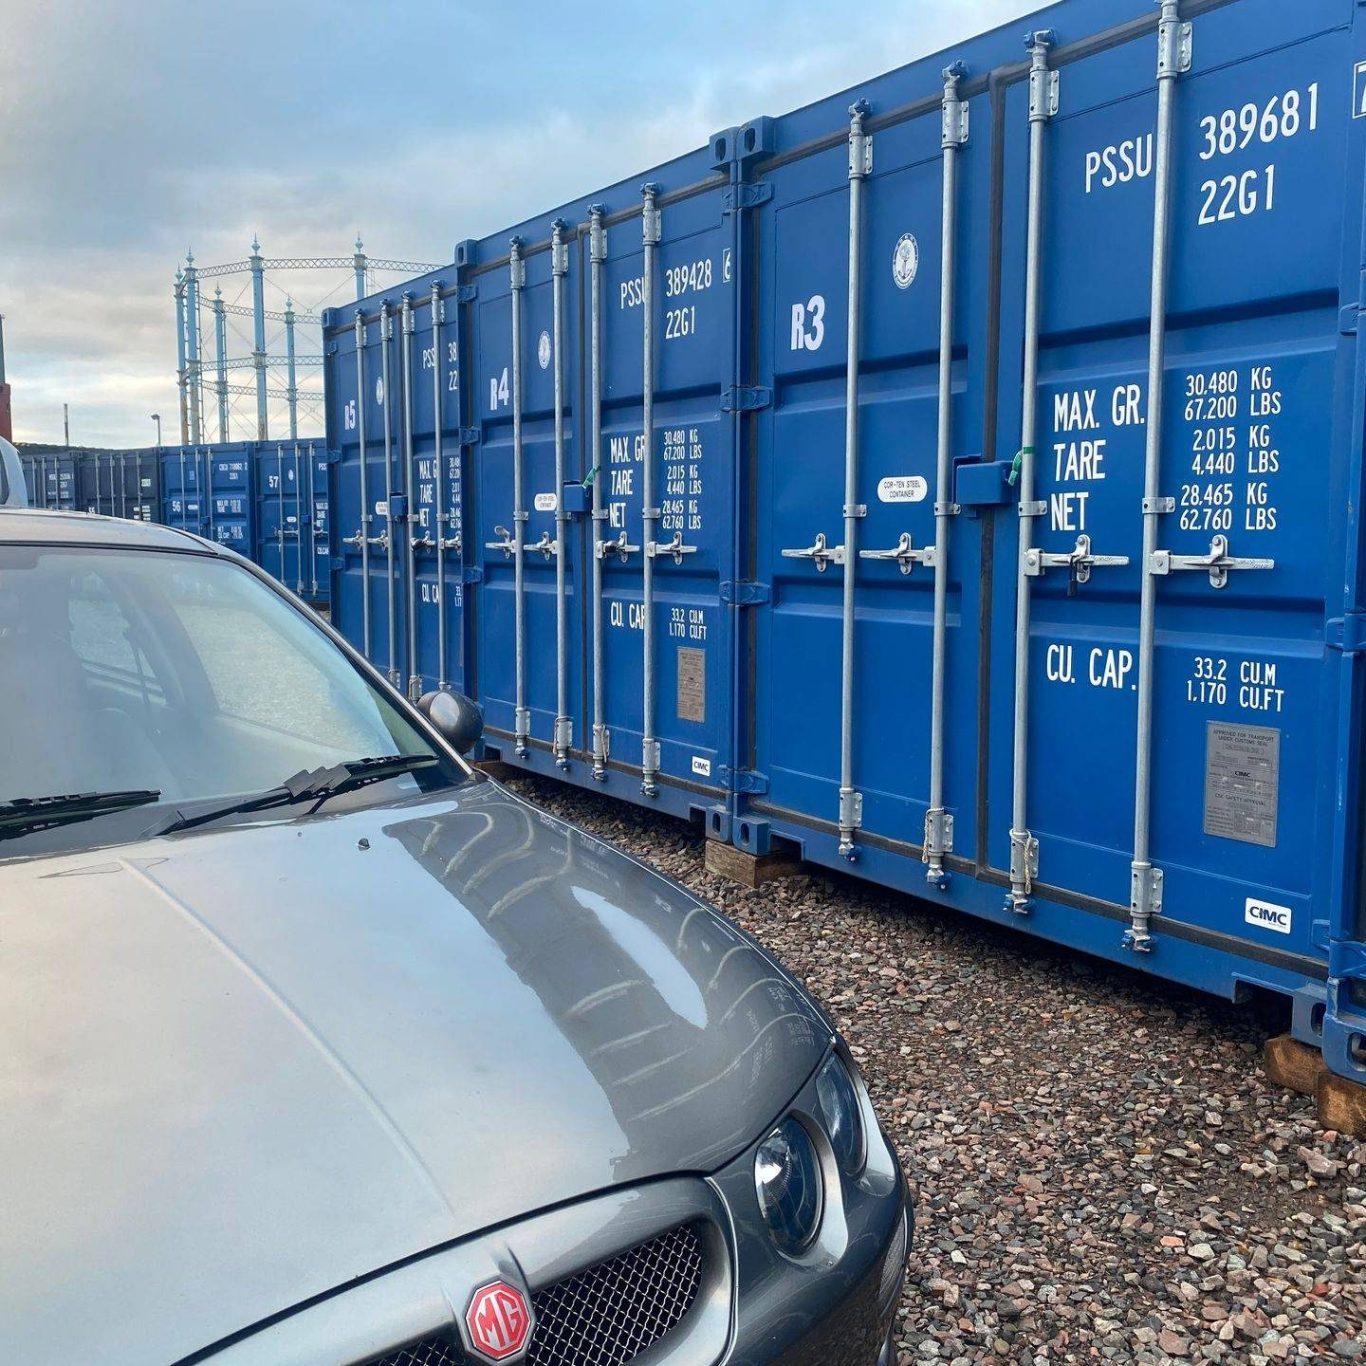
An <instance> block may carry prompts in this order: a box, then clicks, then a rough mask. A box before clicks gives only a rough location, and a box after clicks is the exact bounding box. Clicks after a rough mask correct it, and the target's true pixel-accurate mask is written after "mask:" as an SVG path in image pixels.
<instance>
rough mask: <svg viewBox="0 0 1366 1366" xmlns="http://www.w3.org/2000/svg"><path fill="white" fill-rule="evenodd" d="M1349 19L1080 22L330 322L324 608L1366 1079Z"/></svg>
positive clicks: (536, 225)
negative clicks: (1195, 992)
mask: <svg viewBox="0 0 1366 1366" xmlns="http://www.w3.org/2000/svg"><path fill="white" fill-rule="evenodd" d="M1360 14H1361V11H1360V8H1359V7H1358V6H1357V5H1355V4H1354V3H1352V2H1351V0H1304V3H1301V4H1298V5H1295V6H1293V7H1290V6H1285V5H1283V4H1280V3H1277V0H1212V2H1211V3H1199V4H1195V5H1191V4H1187V5H1186V6H1185V7H1184V12H1183V11H1182V10H1181V9H1179V8H1178V7H1177V6H1176V5H1175V4H1174V3H1170V0H1169V3H1166V4H1163V5H1161V6H1157V5H1152V4H1149V3H1148V2H1147V0H1065V2H1064V3H1062V4H1058V5H1055V6H1053V7H1052V8H1050V9H1048V10H1046V11H1044V12H1042V13H1041V14H1040V15H1038V16H1037V17H1036V18H1035V20H1033V21H1032V22H1031V23H1030V24H1028V25H1016V26H1012V27H1011V28H1009V29H1006V30H999V31H997V32H993V33H989V34H986V35H984V36H982V37H981V38H978V39H975V40H972V41H970V42H966V43H964V44H962V45H961V46H960V47H959V48H957V49H955V50H954V51H952V52H947V53H944V54H942V55H940V56H938V57H935V58H931V59H927V60H924V61H921V62H917V63H915V64H913V65H911V66H909V67H906V68H903V69H901V70H899V71H895V72H892V73H890V74H889V75H886V76H882V77H879V78H877V79H875V80H872V81H869V82H867V83H866V84H864V85H862V86H859V87H858V88H856V89H855V90H853V91H850V92H848V93H846V94H843V95H839V96H836V97H832V98H831V99H828V100H824V101H821V102H819V103H816V104H813V105H811V106H809V107H807V108H805V109H802V110H799V111H797V112H796V113H793V114H790V115H786V116H784V117H782V118H777V119H768V118H764V119H757V120H754V121H752V122H750V123H747V124H743V125H740V126H738V127H735V128H731V129H727V130H725V131H724V132H722V133H720V134H718V135H717V136H716V137H715V138H713V139H712V140H711V142H710V143H709V144H708V146H707V147H705V148H703V149H700V150H699V151H697V152H694V153H692V154H690V155H688V156H685V157H681V158H679V159H678V160H676V161H673V162H670V163H668V164H667V165H664V166H661V167H659V168H657V169H656V170H653V171H651V172H649V173H647V174H646V175H644V176H640V177H633V178H631V179H630V180H627V181H623V182H621V183H619V184H617V185H615V186H611V187H609V188H607V189H604V190H602V191H599V192H598V193H595V194H592V195H585V196H584V197H583V198H582V199H579V200H576V201H575V202H573V203H571V204H567V205H563V206H561V207H559V208H557V209H554V210H552V211H551V212H548V213H546V214H544V215H542V216H539V217H537V218H534V219H531V220H529V221H527V222H524V223H521V224H518V225H516V226H514V227H511V228H509V229H508V230H506V231H504V232H501V233H496V234H493V235H491V236H490V237H487V238H485V239H483V240H480V241H471V242H463V243H461V245H460V246H459V247H458V248H457V250H456V253H455V259H454V261H453V262H452V264H451V266H450V267H449V268H447V269H444V270H442V271H438V272H435V273H434V274H431V275H428V276H424V277H422V278H420V279H417V280H414V281H412V282H410V283H409V284H407V285H404V286H401V287H398V288H395V289H392V290H389V291H387V292H385V293H384V294H381V295H377V296H375V297H373V298H371V299H368V300H365V301H363V302H362V303H361V305H359V307H358V308H356V309H351V308H347V309H337V310H333V311H332V312H331V313H330V314H329V315H327V316H326V318H325V320H324V330H325V346H324V350H325V360H326V367H327V368H326V383H327V390H328V396H329V399H328V436H329V439H328V445H329V448H330V449H331V450H332V452H333V459H334V460H335V462H336V463H335V464H334V465H333V466H332V477H333V478H332V496H333V503H332V520H333V526H332V556H333V558H332V564H333V613H334V619H335V620H336V621H337V623H338V624H339V626H340V627H341V629H342V630H343V631H344V632H345V633H346V634H347V635H348V636H349V637H350V638H351V639H352V640H353V641H355V642H356V643H357V644H358V645H359V646H360V647H361V648H362V649H364V650H365V652H366V653H367V654H368V655H369V657H370V658H371V659H373V660H374V661H375V662H376V663H377V664H378V665H379V666H380V667H381V668H382V669H384V670H386V671H387V672H388V675H389V677H390V679H391V680H392V681H393V682H394V684H395V685H396V686H398V687H400V688H402V689H404V690H405V691H407V693H408V694H409V695H410V696H413V697H417V696H419V695H420V694H422V693H423V692H424V691H427V690H429V689H431V688H435V687H448V688H457V689H461V690H464V691H466V692H468V693H470V694H471V695H472V696H474V697H476V698H477V699H478V700H479V701H480V703H481V704H482V705H483V707H484V710H485V714H486V716H487V720H488V728H487V732H486V746H487V754H488V756H489V757H498V758H501V759H503V760H505V761H507V762H509V763H512V764H514V765H518V766H521V767H524V768H526V769H527V770H530V771H535V772H539V773H543V774H547V775H551V776H555V777H558V778H561V779H563V780H565V781H569V782H573V783H578V784H581V785H583V786H585V787H596V788H599V789H601V790H603V791H606V792H609V793H611V794H613V795H615V796H618V797H620V798H622V799H624V800H627V801H633V802H639V803H642V804H645V805H649V806H655V807H662V808H664V809H666V810H670V811H674V812H676V813H679V814H682V815H690V816H694V817H697V818H700V819H702V820H703V821H705V823H706V828H707V832H708V835H709V836H710V837H711V838H713V839H718V840H724V841H729V842H733V843H734V844H736V845H739V846H740V847H741V848H743V849H746V850H749V851H751V852H753V853H756V854H762V853H764V852H765V851H766V850H769V849H773V848H781V849H784V850H787V851H792V852H797V853H800V854H801V855H802V856H803V857H804V858H806V859H809V860H812V861H814V862H817V863H824V864H828V865H830V866H832V867H841V868H849V869H852V871H854V872H855V873H857V874H859V875H861V876H865V877H868V878H871V879H873V880H875V881H877V882H880V883H883V884H885V885H887V886H891V887H898V888H903V889H906V890H911V891H915V892H916V893H918V894H919V895H922V896H925V897H928V898H929V899H931V900H935V901H938V902H941V903H943V904H946V905H949V906H953V907H956V908H958V909H961V910H963V911H966V912H970V913H972V914H975V915H979V916H982V917H984V918H987V919H991V920H995V921H998V922H1001V923H1006V924H1011V925H1017V926H1019V927H1021V928H1023V929H1026V930H1029V931H1032V932H1034V933H1036V934H1039V935H1042V936H1044V937H1047V938H1049V939H1052V940H1055V941H1057V942H1060V943H1064V944H1068V945H1072V946H1074V947H1077V948H1081V949H1084V950H1086V951H1088V952H1092V953H1096V954H1099V955H1102V956H1104V957H1107V958H1111V959H1114V960H1116V961H1121V962H1131V963H1133V964H1135V965H1137V966H1140V967H1143V968H1146V969H1148V970H1150V971H1153V972H1157V973H1159V974H1161V975H1163V976H1166V977H1169V978H1172V979H1175V980H1178V981H1182V982H1186V983H1189V984H1192V985H1194V986H1197V987H1200V988H1203V989H1206V990H1209V991H1214V992H1218V993H1220V994H1223V995H1226V996H1239V995H1241V994H1244V993H1245V992H1247V991H1248V990H1249V989H1250V988H1251V987H1264V988H1268V989H1271V990H1273V991H1277V992H1280V993H1283V994H1285V995H1287V996H1289V997H1290V998H1291V1000H1292V1001H1293V1003H1294V1029H1295V1032H1296V1033H1297V1035H1298V1036H1299V1037H1301V1038H1302V1039H1305V1040H1306V1041H1309V1042H1312V1043H1315V1044H1319V1045H1321V1046H1322V1047H1323V1050H1324V1054H1325V1056H1326V1058H1327V1060H1328V1062H1329V1065H1330V1066H1331V1067H1332V1068H1333V1069H1334V1070H1336V1071H1338V1072H1340V1073H1342V1074H1343V1075H1347V1076H1352V1077H1355V1078H1357V1079H1358V1080H1366V911H1363V879H1362V869H1361V856H1360V850H1361V849H1362V847H1363V840H1362V828H1361V822H1362V782H1363V767H1362V743H1361V728H1362V722H1363V710H1364V709H1366V697H1364V696H1363V686H1364V680H1363V672H1362V650H1363V639H1366V635H1363V632H1362V631H1361V629H1360V619H1361V613H1362V611H1363V582H1362V580H1363V575H1364V574H1366V558H1364V557H1363V551H1362V546H1361V543H1360V538H1359V537H1358V535H1357V532H1356V520H1355V516H1354V514H1352V513H1351V511H1350V510H1351V509H1353V508H1355V507H1357V506H1359V505H1360V501H1361V498H1362V495H1363V492H1366V490H1363V487H1362V484H1363V469H1362V445H1363V433H1362V419H1361V414H1362V412H1363V411H1366V355H1364V354H1363V352H1362V351H1361V349H1360V347H1359V345H1358V325H1357V320H1358V315H1359V311H1360V308H1361V306H1362V305H1361V284H1360V281H1361V277H1362V266H1363V255H1366V253H1363V249H1362V245H1361V243H1362V226H1363V225H1362V201H1363V175H1362V171H1363V164H1364V161H1366V119H1363V118H1359V117H1357V116H1358V115H1362V114H1366V76H1363V75H1362V74H1361V73H1362V72H1363V71H1366V24H1363V23H1362V21H1361V19H1360ZM1026 28H1027V29H1028V30H1029V32H1028V39H1027V42H1026V43H1024V44H1022V43H1021V37H1022V33H1023V32H1024V30H1025V29H1026ZM642 182H645V184H646V188H645V189H644V190H642V188H641V186H642ZM1159 189H1160V190H1161V195H1160V196H1159ZM1155 285H1156V288H1155ZM1150 373H1153V374H1156V375H1158V376H1159V377H1160V388H1159V389H1158V390H1157V391H1156V392H1153V390H1152V386H1151V385H1150V383H1149V374H1150ZM1158 400H1160V401H1158Z"/></svg>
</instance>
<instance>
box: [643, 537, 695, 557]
mask: <svg viewBox="0 0 1366 1366" xmlns="http://www.w3.org/2000/svg"><path fill="white" fill-rule="evenodd" d="M649 554H650V557H651V559H658V558H659V557H660V556H661V555H672V556H673V561H674V563H675V564H682V563H683V556H684V555H696V554H697V547H696V546H695V545H684V544H683V533H682V532H681V531H675V532H674V538H673V540H672V541H651V542H650V548H649Z"/></svg>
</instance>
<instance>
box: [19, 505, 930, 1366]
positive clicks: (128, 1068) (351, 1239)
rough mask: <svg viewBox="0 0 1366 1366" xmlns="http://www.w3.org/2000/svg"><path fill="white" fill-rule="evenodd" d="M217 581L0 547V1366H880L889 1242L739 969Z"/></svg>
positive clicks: (789, 1017)
mask: <svg viewBox="0 0 1366 1366" xmlns="http://www.w3.org/2000/svg"><path fill="white" fill-rule="evenodd" d="M478 727H479V718H478V714H477V710H476V709H475V708H474V707H473V704H472V703H469V702H468V701H467V700H464V699H461V698H458V697H455V696H453V695H451V694H440V695H437V696H435V697H428V698H425V699H423V700H422V702H421V703H419V704H418V705H417V706H410V705H409V704H408V703H407V702H406V701H405V700H404V699H403V698H402V697H400V696H399V695H398V694H397V693H396V692H395V691H394V690H393V689H392V688H390V687H389V685H388V684H387V683H385V681H384V680H383V679H382V678H381V677H380V676H379V674H378V673H376V672H375V671H374V670H373V669H372V668H371V667H369V665H367V664H366V663H365V661H364V660H362V659H361V658H360V657H359V656H358V655H357V654H356V653H355V652H354V651H353V650H352V649H350V647H348V646H347V645H346V644H345V643H344V642H343V641H342V640H341V639H340V637H338V636H337V635H336V634H335V633H334V632H332V631H331V630H330V629H329V628H328V627H327V626H326V625H325V624H323V623H321V622H319V621H318V620H317V619H316V618H315V617H314V616H313V615H312V614H311V613H309V612H308V610H307V609H306V608H304V607H303V606H302V605H301V604H299V603H298V602H296V601H295V600H294V599H292V598H290V597H289V596H288V595H287V594H286V593H284V592H283V591H282V590H281V589H280V588H279V587H278V586H277V585H275V584H274V583H272V582H271V581H270V580H269V579H267V578H266V577H265V576H264V575H262V574H261V573H260V572H259V571H258V570H256V569H254V568H253V567H252V566H250V565H249V564H247V563H246V562H245V561H244V560H242V559H240V558H239V557H238V556H236V555H235V554H233V553H231V552H230V551H226V550H223V549H220V548H217V547H214V546H212V545H209V544H208V543H206V542H204V541H201V540H199V539H198V538H195V537H192V536H188V535H184V534H182V533H178V532H174V531H170V530H168V529H165V528H160V527H153V526H146V525H142V524H139V523H133V522H115V521H109V520H105V519H101V518H94V517H86V516H83V515H77V514H63V513H47V512H32V511H3V512H0V1343H2V1344H3V1357H4V1359H5V1360H8V1361H16V1362H18V1361H22V1362H24V1363H26V1366H37V1364H38V1363H42V1362H60V1363H68V1362H76V1361H79V1362H100V1363H122V1362H129V1363H139V1364H141V1363H156V1362H201V1361H203V1362H213V1363H221V1364H222V1366H237V1364H238V1363H247V1362H252V1363H259V1362H269V1363H309V1364H310V1366H321V1364H324V1363H343V1362H347V1363H383V1366H424V1364H428V1363H433V1364H436V1366H440V1364H441V1363H449V1364H450V1366H455V1364H456V1363H459V1364H460V1366H467V1364H469V1363H477V1362H478V1363H483V1362H492V1363H501V1362H520V1361H528V1362H532V1363H537V1366H571V1364H572V1366H621V1364H622V1363H626V1362H633V1363H636V1366H701V1364H702V1363H713V1362H728V1363H739V1362H794V1363H810V1364H811V1366H841V1364H842V1363H850V1366H873V1363H876V1362H885V1361H887V1360H889V1359H890V1356H891V1355H892V1353H891V1349H890V1347H889V1341H890V1338H889V1333H890V1328H891V1323H892V1318H893V1314H894V1310H895V1306H896V1303H897V1299H898V1295H899V1292H900V1289H901V1285H902V1280H903V1271H904V1264H905V1260H906V1250H907V1244H908V1239H909V1235H910V1210H909V1205H908V1200H907V1192H906V1186H905V1182H904V1180H903V1177H902V1173H901V1170H900V1168H899V1166H898V1163H897V1159H896V1156H895V1153H894V1151H893V1149H892V1147H891V1145H890V1144H889V1143H888V1141H887V1139H886V1138H885V1137H884V1135H883V1133H882V1131H881V1130H880V1128H879V1126H878V1122H877V1119H876V1117H875V1115H874V1113H873V1110H872V1106H871V1104H870V1102H869V1099H868V1094H867V1092H866V1090H865V1089H864V1086H863V1083H862V1081H861V1080H860V1078H859V1075H858V1072H857V1069H856V1068H855V1067H854V1065H853V1063H852V1060H851V1059H850V1057H849V1056H848V1053H847V1051H846V1049H845V1047H844V1045H843V1043H842V1042H841V1040H840V1039H839V1038H838V1037H837V1035H836V1033H835V1031H834V1030H833V1029H832V1027H831V1025H830V1022H829V1021H828V1019H827V1018H826V1017H825V1015H824V1014H823V1013H822V1011H821V1010H820V1008H819V1007H818V1006H817V1005H816V1004H815V1003H814V1002H813V1001H812V1000H811V998H810V997H809V996H808V995H807V994H806V992H805V991H804V990H803V989H802V988H801V987H800V986H799V985H798V984H797V983H796V982H795V981H794V980H793V979H792V978H791V977H790V976H788V974H787V973H786V972H785V971H784V970H783V969H782V968H781V967H780V966H778V965H777V964H776V963H775V962H774V960H773V959H772V958H770V957H769V956H768V955H767V954H766V953H765V952H764V950H763V949H761V948H760V947H759V946H758V945H757V944H756V943H755V942H754V941H753V940H752V939H750V938H749V937H748V936H746V935H745V934H744V933H742V932H741V931H740V930H738V929H737V928H736V927H735V926H734V925H732V924H730V923H729V922H728V921H726V920H725V919H724V918H722V917H721V916H719V915H718V914H716V913H715V912H713V911H711V910H709V909H708V908H707V907H705V906H703V905H701V904H699V903H698V901H697V900H696V899H695V898H694V897H693V896H692V895H691V894H690V893H688V892H687V891H686V890H685V889H684V888H682V887H680V886H678V885H677V884H675V883H673V882H671V881H669V880H667V879H666V878H664V877H661V876H660V875H659V874H657V873H655V872H652V871H650V870H649V869H647V868H645V867H643V866H642V865H641V864H639V863H637V862H635V861H633V860H632V859H630V858H628V857H627V856H626V855H624V854H623V853H621V852H619V851H618V850H616V849H613V848H611V847H609V846H607V845H605V844H603V843H601V842H600V841H598V840H596V839H593V838H590V837H589V836H588V835H586V834H584V833H582V832H581V831H578V830H576V829H574V828H572V827H571V826H568V825H566V824H564V823H563V822H562V821H559V820H555V819H552V818H551V817H550V816H548V815H546V814H545V813H543V812H542V811H539V810H537V809H536V808H535V807H534V806H532V805H529V804H528V803H527V802H525V801H523V800H521V799H520V798H519V797H517V796H515V795H513V794H512V793H510V792H509V791H507V790H506V789H505V788H504V787H502V786H501V785H499V784H498V783H496V782H494V781H492V780H491V779H489V778H488V777H487V776H485V775H484V774H482V773H479V772H476V771H473V770H472V769H471V768H470V767H468V766H467V765H466V763H465V762H464V760H463V759H462V758H461V757H460V753H461V752H462V751H465V750H468V749H469V748H470V747H471V746H472V745H473V744H474V743H475V742H476V741H477V738H478Z"/></svg>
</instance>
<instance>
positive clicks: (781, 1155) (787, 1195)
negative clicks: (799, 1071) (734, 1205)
mask: <svg viewBox="0 0 1366 1366" xmlns="http://www.w3.org/2000/svg"><path fill="white" fill-rule="evenodd" d="M754 1188H755V1190H756V1191H757V1192H758V1194H759V1212H760V1213H761V1214H762V1215H763V1216H764V1222H765V1223H766V1224H767V1225H768V1231H769V1233H770V1234H772V1236H773V1241H774V1242H775V1243H777V1245H778V1247H779V1248H780V1249H781V1250H782V1251H783V1252H786V1253H798V1252H801V1251H802V1250H803V1249H805V1248H806V1247H808V1246H810V1244H811V1241H812V1239H813V1238H815V1236H816V1230H817V1229H818V1228H819V1227H820V1221H821V1204H822V1200H823V1194H822V1188H821V1166H820V1161H819V1159H818V1158H817V1157H816V1147H815V1144H813V1143H812V1142H811V1136H810V1134H808V1133H807V1132H806V1129H805V1128H804V1127H803V1126H802V1123H801V1121H800V1120H798V1119H796V1118H794V1117H793V1116H792V1115H789V1116H788V1117H787V1118H786V1119H785V1120H783V1122H782V1123H781V1124H779V1125H778V1127H777V1128H776V1129H774V1131H773V1132H772V1133H771V1134H769V1136H768V1137H767V1138H766V1139H764V1141H763V1142H762V1143H761V1144H760V1145H759V1150H758V1152H757V1153H755V1155H754Z"/></svg>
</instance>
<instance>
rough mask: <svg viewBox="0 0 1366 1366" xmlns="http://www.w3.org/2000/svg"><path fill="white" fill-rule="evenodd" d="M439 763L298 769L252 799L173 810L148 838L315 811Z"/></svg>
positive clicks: (385, 759) (419, 757)
mask: <svg viewBox="0 0 1366 1366" xmlns="http://www.w3.org/2000/svg"><path fill="white" fill-rule="evenodd" d="M439 762H440V760H439V759H437V757H436V756H435V755H434V754H386V755H382V756H381V757H379V758H377V759H349V760H347V762H346V763H344V764H333V765H332V766H331V767H330V768H314V769H300V770H299V772H298V773H296V774H294V776H293V777H290V778H286V779H285V780H284V782H282V783H281V784H280V786H279V787H272V788H267V790H266V791H264V792H258V793H257V794H256V795H255V796H254V797H239V798H238V799H237V800H236V801H231V802H224V803H223V804H222V805H221V806H215V807H213V808H212V809H211V810H208V811H197V812H195V813H194V814H192V815H188V816H186V815H182V814H181V813H180V812H179V811H177V812H176V813H175V814H174V815H173V816H172V817H171V819H170V820H169V821H167V822H166V823H165V824H164V825H160V826H158V827H157V828H156V829H155V830H151V831H148V836H149V837H151V836H156V835H171V834H174V833H175V832H176V831H179V830H193V829H194V828H195V826H197V825H207V824H208V823H209V822H210V821H216V820H221V819H222V818H223V817H224V816H239V815H246V814H249V813H251V812H253V811H268V810H270V809H271V808H272V807H277V806H295V805H297V804H299V803H300V802H313V803H314V806H313V810H314V811H316V810H317V809H318V807H320V806H321V805H322V804H323V803H324V802H325V801H327V800H328V798H329V797H336V796H339V795H340V794H341V793H343V792H354V791H355V790H356V789H357V788H359V787H366V786H368V785H369V784H370V783H378V782H383V781H384V779H386V778H397V777H400V776H401V775H402V774H404V773H411V772H413V770H414V769H419V768H428V767H429V766H431V765H432V764H436V763H439Z"/></svg>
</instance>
